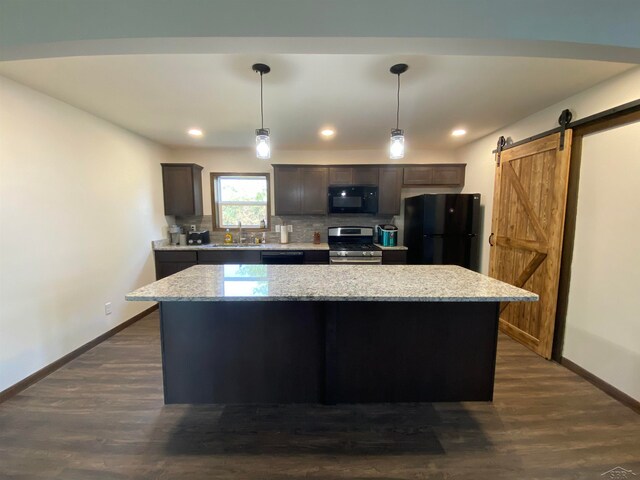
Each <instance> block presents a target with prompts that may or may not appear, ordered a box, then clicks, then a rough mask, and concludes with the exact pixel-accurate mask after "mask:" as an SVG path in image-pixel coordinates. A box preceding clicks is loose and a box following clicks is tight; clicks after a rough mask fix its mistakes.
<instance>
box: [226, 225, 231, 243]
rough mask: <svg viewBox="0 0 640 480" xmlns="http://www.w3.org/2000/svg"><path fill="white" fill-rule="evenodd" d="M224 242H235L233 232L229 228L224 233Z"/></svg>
mask: <svg viewBox="0 0 640 480" xmlns="http://www.w3.org/2000/svg"><path fill="white" fill-rule="evenodd" d="M224 243H233V234H232V233H231V232H230V231H229V229H228V228H227V231H226V232H225V234H224Z"/></svg>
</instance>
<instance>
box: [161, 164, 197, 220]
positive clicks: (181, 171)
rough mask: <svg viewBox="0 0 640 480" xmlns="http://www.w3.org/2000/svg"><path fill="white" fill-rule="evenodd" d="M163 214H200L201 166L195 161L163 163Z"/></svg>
mask: <svg viewBox="0 0 640 480" xmlns="http://www.w3.org/2000/svg"><path fill="white" fill-rule="evenodd" d="M161 165H162V188H163V192H164V214H165V215H178V216H186V215H202V167H201V166H200V165H196V164H195V163H163V164H161Z"/></svg>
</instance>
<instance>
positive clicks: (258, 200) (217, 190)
mask: <svg viewBox="0 0 640 480" xmlns="http://www.w3.org/2000/svg"><path fill="white" fill-rule="evenodd" d="M211 191H212V192H213V195H212V197H213V205H212V207H213V208H212V211H213V212H214V217H215V226H216V227H217V228H230V227H237V226H238V222H242V226H243V227H247V228H260V222H261V221H262V220H264V221H265V226H266V228H269V215H270V213H271V212H270V210H271V208H270V202H269V174H267V173H258V174H256V173H251V174H231V173H229V174H227V173H212V174H211Z"/></svg>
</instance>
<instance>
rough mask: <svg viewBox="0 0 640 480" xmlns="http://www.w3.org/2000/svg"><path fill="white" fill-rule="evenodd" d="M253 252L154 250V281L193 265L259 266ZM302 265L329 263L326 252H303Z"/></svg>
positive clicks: (257, 252)
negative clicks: (240, 264)
mask: <svg viewBox="0 0 640 480" xmlns="http://www.w3.org/2000/svg"><path fill="white" fill-rule="evenodd" d="M261 251H264V250H262V249H255V250H190V251H189V250H188V251H168V250H156V251H155V258H156V280H160V279H161V278H164V277H168V276H169V275H173V274H174V273H178V272H180V271H182V270H184V269H186V268H189V267H191V266H193V265H228V264H236V263H238V264H239V263H242V264H245V265H259V264H261V263H262V260H261V258H260V252H261ZM304 263H306V264H318V265H326V264H328V263H329V251H328V250H304Z"/></svg>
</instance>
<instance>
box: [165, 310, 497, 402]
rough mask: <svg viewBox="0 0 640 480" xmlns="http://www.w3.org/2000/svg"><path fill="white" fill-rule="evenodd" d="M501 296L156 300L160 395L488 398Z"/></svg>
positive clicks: (196, 398) (169, 398)
mask: <svg viewBox="0 0 640 480" xmlns="http://www.w3.org/2000/svg"><path fill="white" fill-rule="evenodd" d="M498 308H499V303H497V302H321V301H300V302H293V301H283V302H280V301H246V302H244V301H243V302H241V301H215V302H161V303H160V317H161V320H160V322H161V323H160V325H161V335H162V363H163V377H164V393H165V403H236V404H238V403H239V404H243V403H244V404H248V403H325V404H335V403H370V402H376V403H377V402H442V401H490V400H492V399H493V384H494V374H495V361H496V347H497V335H498V311H499V310H498Z"/></svg>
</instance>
